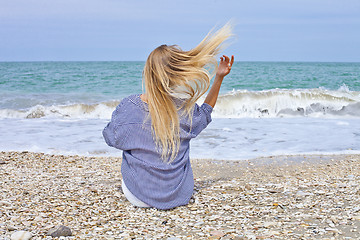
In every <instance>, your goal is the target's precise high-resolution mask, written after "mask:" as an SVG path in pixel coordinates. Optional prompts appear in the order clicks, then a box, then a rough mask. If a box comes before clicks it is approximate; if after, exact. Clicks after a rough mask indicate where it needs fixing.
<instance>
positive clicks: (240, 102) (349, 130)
mask: <svg viewBox="0 0 360 240" xmlns="http://www.w3.org/2000/svg"><path fill="white" fill-rule="evenodd" d="M143 66H144V62H1V63H0V129H1V138H0V151H10V150H14V151H23V150H27V151H35V152H45V153H51V154H81V155H92V156H93V155H95V156H98V155H106V156H119V155H121V151H119V150H117V149H113V148H110V147H108V146H107V145H106V144H105V142H104V140H103V137H102V134H101V131H102V129H103V128H104V126H105V125H106V124H107V122H108V121H109V119H110V117H111V113H112V111H113V110H114V109H115V107H116V106H117V104H118V103H119V101H120V100H121V99H122V98H124V97H125V96H128V95H130V94H137V93H141V92H142V69H143ZM202 101H203V99H200V101H199V103H201V102H202ZM212 117H213V121H212V123H211V124H210V125H209V126H208V127H207V128H206V129H205V130H204V131H203V132H202V133H201V134H200V135H199V136H198V137H197V138H196V139H194V140H193V141H192V145H191V156H192V157H196V158H215V159H249V158H253V157H259V156H269V155H280V154H304V153H307V154H309V153H310V154H311V153H317V154H328V153H359V152H360V121H359V119H360V63H295V62H235V63H234V65H233V69H232V71H231V73H230V75H229V76H227V77H226V78H225V80H224V82H223V85H222V88H221V94H220V96H219V99H218V102H217V104H216V106H215V108H214V111H213V114H212Z"/></svg>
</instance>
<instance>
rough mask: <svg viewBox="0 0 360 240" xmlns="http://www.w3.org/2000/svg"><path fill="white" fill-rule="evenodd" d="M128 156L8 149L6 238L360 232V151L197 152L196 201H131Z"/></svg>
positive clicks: (2, 183) (3, 181)
mask: <svg viewBox="0 0 360 240" xmlns="http://www.w3.org/2000/svg"><path fill="white" fill-rule="evenodd" d="M120 167H121V158H111V157H82V156H62V155H46V154H41V153H31V152H1V153H0V189H1V191H0V239H1V240H3V239H10V237H11V235H14V233H15V232H17V231H27V232H30V234H31V235H32V236H33V237H32V238H31V239H43V238H45V239H52V237H51V236H48V234H49V231H51V230H53V229H54V228H56V227H57V226H59V225H63V226H66V227H68V228H70V229H71V233H72V236H70V237H62V238H63V239H123V238H124V239H172V240H174V239H317V238H318V239H360V155H326V156H322V155H308V156H301V155H298V156H279V157H268V158H259V159H253V160H246V161H219V160H200V159H198V160H192V167H193V171H194V178H195V191H194V195H193V199H192V200H191V203H190V204H188V205H187V206H181V207H178V208H175V209H172V210H168V211H160V210H156V209H142V208H136V207H134V206H132V205H131V204H130V203H129V202H128V201H127V200H126V199H125V197H124V196H123V194H122V193H121V191H120V186H121V173H120Z"/></svg>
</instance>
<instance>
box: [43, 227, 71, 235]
mask: <svg viewBox="0 0 360 240" xmlns="http://www.w3.org/2000/svg"><path fill="white" fill-rule="evenodd" d="M46 235H48V236H52V237H61V236H65V237H66V236H71V235H72V232H71V229H70V228H69V227H66V226H63V225H59V226H57V227H55V228H52V229H50V230H49V231H48V232H47V234H46Z"/></svg>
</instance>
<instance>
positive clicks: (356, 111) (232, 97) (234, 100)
mask: <svg viewBox="0 0 360 240" xmlns="http://www.w3.org/2000/svg"><path fill="white" fill-rule="evenodd" d="M213 116H214V117H228V118H260V117H266V118H278V117H316V118H331V117H338V116H342V117H360V92H355V91H349V90H348V89H347V88H345V87H341V88H340V89H339V90H337V91H330V90H326V89H321V88H319V89H291V90H290V89H289V90H287V89H273V90H263V91H247V90H238V91H232V92H230V93H227V94H225V95H222V96H220V97H219V99H218V102H217V104H216V107H215V109H214V114H213Z"/></svg>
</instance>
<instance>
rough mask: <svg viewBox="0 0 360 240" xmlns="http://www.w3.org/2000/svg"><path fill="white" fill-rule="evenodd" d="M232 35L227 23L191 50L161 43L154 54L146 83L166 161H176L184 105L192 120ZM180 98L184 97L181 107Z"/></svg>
mask: <svg viewBox="0 0 360 240" xmlns="http://www.w3.org/2000/svg"><path fill="white" fill-rule="evenodd" d="M231 35H232V25H231V24H230V23H227V24H226V25H225V26H223V27H222V28H221V29H219V30H218V31H216V32H215V33H212V32H211V31H210V33H208V35H207V36H206V37H205V38H204V39H203V40H202V41H201V42H200V43H199V44H198V45H197V46H196V47H195V48H193V49H191V50H190V51H183V50H181V49H180V47H178V46H176V45H172V46H167V45H161V46H159V47H158V48H156V49H155V50H153V51H152V52H151V53H150V55H149V57H148V59H147V61H146V63H145V67H144V71H143V82H144V85H145V93H146V98H147V103H148V107H149V113H150V118H151V128H152V133H153V137H154V140H155V142H156V145H157V147H158V149H159V151H160V152H161V157H162V160H163V161H164V162H171V161H173V160H174V159H175V157H176V155H177V153H178V151H179V145H180V124H179V110H180V108H181V109H182V110H183V111H182V112H183V113H185V115H186V116H187V117H189V118H190V121H191V117H192V110H193V107H194V104H195V102H196V101H197V100H198V99H199V98H200V97H201V96H202V95H203V94H204V93H205V92H206V91H207V90H208V89H209V86H210V80H211V78H212V77H213V76H214V73H215V71H216V68H217V59H216V56H217V55H218V54H219V52H220V51H221V48H222V46H223V42H224V41H225V40H226V39H228V38H229V37H230V36H231ZM177 98H181V99H182V102H183V104H182V105H181V106H180V107H179V106H178V105H177V104H176V103H175V101H174V100H175V99H177Z"/></svg>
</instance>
